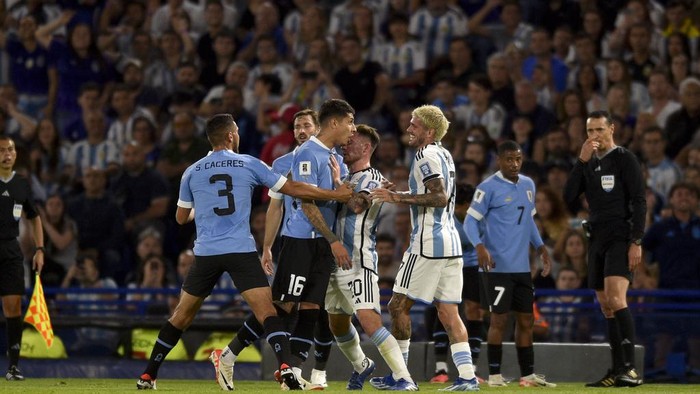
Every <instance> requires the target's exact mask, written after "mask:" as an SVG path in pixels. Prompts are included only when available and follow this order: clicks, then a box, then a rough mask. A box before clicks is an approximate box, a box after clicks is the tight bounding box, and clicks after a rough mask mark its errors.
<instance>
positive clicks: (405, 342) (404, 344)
mask: <svg viewBox="0 0 700 394" xmlns="http://www.w3.org/2000/svg"><path fill="white" fill-rule="evenodd" d="M396 342H398V344H399V349H401V354H403V361H405V362H406V365H408V349H409V348H410V347H411V340H410V339H397V340H396Z"/></svg>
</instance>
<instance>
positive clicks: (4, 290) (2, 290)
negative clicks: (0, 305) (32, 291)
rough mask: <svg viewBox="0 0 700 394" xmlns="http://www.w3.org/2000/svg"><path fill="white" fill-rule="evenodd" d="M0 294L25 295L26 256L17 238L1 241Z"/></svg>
mask: <svg viewBox="0 0 700 394" xmlns="http://www.w3.org/2000/svg"><path fill="white" fill-rule="evenodd" d="M0 271H1V272H2V275H0V296H6V295H24V257H23V256H22V250H21V249H20V248H19V242H17V240H16V239H10V240H7V241H0Z"/></svg>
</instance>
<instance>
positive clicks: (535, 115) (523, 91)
mask: <svg viewBox="0 0 700 394" xmlns="http://www.w3.org/2000/svg"><path fill="white" fill-rule="evenodd" d="M517 116H527V117H528V118H530V121H531V122H532V124H533V126H534V127H535V133H534V136H535V137H539V136H541V135H544V134H545V133H546V132H547V131H549V129H551V128H552V126H554V125H555V123H556V117H555V116H554V113H552V112H551V111H549V110H547V109H546V108H544V107H542V106H541V105H539V104H537V95H536V93H535V89H534V87H533V86H532V84H531V83H530V82H529V81H520V82H518V83H517V84H516V85H515V109H514V110H513V111H511V112H510V113H509V114H508V118H507V119H506V129H505V130H504V132H505V134H506V135H509V134H510V132H511V130H510V129H509V127H510V125H511V124H513V118H515V117H517Z"/></svg>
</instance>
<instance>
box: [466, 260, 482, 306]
mask: <svg viewBox="0 0 700 394" xmlns="http://www.w3.org/2000/svg"><path fill="white" fill-rule="evenodd" d="M462 277H463V278H464V280H463V281H462V300H463V301H464V300H467V301H474V302H479V299H480V297H479V266H478V265H475V266H473V267H464V268H462Z"/></svg>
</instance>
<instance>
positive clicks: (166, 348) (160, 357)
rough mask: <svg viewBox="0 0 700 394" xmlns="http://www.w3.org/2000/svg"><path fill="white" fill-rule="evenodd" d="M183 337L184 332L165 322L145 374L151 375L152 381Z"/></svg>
mask: <svg viewBox="0 0 700 394" xmlns="http://www.w3.org/2000/svg"><path fill="white" fill-rule="evenodd" d="M181 336H182V330H179V329H177V328H175V326H173V325H172V324H170V322H169V321H167V322H165V324H164V325H163V328H161V329H160V332H159V333H158V340H157V341H156V344H155V345H153V350H151V358H150V359H149V360H148V365H147V366H146V370H145V371H143V373H147V374H149V375H151V379H155V378H156V377H157V376H158V369H159V368H160V365H161V364H163V361H165V357H166V356H167V355H168V353H170V351H171V350H172V349H173V348H174V347H175V345H177V341H179V340H180V337H181Z"/></svg>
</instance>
